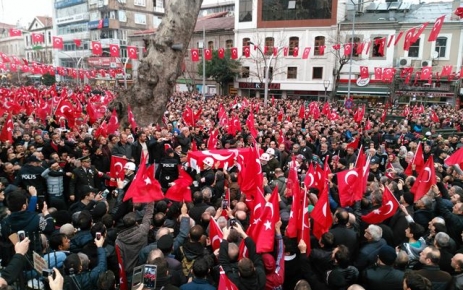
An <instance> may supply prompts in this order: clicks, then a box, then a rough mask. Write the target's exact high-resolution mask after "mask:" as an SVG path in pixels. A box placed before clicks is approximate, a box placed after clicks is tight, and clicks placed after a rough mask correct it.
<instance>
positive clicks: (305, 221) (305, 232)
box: [298, 193, 312, 256]
mask: <svg viewBox="0 0 463 290" xmlns="http://www.w3.org/2000/svg"><path fill="white" fill-rule="evenodd" d="M308 207H309V200H308V198H307V194H306V193H304V196H303V200H302V208H301V213H300V216H301V219H300V223H299V224H300V229H299V231H298V240H299V241H300V240H303V241H304V243H305V244H306V246H307V250H306V255H307V256H308V255H310V252H311V251H312V247H311V243H310V220H309V208H308Z"/></svg>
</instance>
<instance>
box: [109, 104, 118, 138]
mask: <svg viewBox="0 0 463 290" xmlns="http://www.w3.org/2000/svg"><path fill="white" fill-rule="evenodd" d="M117 129H119V118H118V117H117V112H116V109H113V112H112V113H111V117H110V118H109V122H108V131H107V132H108V134H112V133H114V132H116V131H117Z"/></svg>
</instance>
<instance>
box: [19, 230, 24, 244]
mask: <svg viewBox="0 0 463 290" xmlns="http://www.w3.org/2000/svg"><path fill="white" fill-rule="evenodd" d="M18 238H19V241H20V242H22V241H23V240H24V239H25V238H26V232H25V231H18Z"/></svg>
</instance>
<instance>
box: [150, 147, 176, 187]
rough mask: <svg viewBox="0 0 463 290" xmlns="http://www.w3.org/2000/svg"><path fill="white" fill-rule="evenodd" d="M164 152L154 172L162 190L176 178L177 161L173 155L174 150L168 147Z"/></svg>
mask: <svg viewBox="0 0 463 290" xmlns="http://www.w3.org/2000/svg"><path fill="white" fill-rule="evenodd" d="M166 154H167V156H166V157H164V158H162V159H161V162H160V163H159V166H158V168H157V169H156V174H155V177H156V179H157V180H159V183H160V184H161V187H162V189H163V190H167V189H168V188H169V187H170V184H171V183H172V182H174V181H175V180H176V179H177V178H178V165H179V161H178V160H177V159H176V158H175V157H174V154H175V153H174V150H173V149H172V148H169V149H167V150H166Z"/></svg>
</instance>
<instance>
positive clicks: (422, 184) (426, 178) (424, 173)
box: [410, 156, 436, 202]
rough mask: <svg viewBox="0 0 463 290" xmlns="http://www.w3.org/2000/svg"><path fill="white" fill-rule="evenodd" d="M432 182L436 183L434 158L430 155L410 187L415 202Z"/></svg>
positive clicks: (427, 189)
mask: <svg viewBox="0 0 463 290" xmlns="http://www.w3.org/2000/svg"><path fill="white" fill-rule="evenodd" d="M433 184H436V172H435V169H434V158H433V156H430V157H429V158H428V160H427V161H426V163H425V164H424V167H423V169H422V170H421V171H420V172H419V174H418V177H417V178H416V180H415V183H414V184H413V186H412V188H411V189H410V191H411V192H412V193H413V194H415V202H416V201H418V200H419V199H421V198H422V197H423V196H424V195H425V194H426V193H427V192H428V191H429V189H430V188H431V186H432V185H433Z"/></svg>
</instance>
